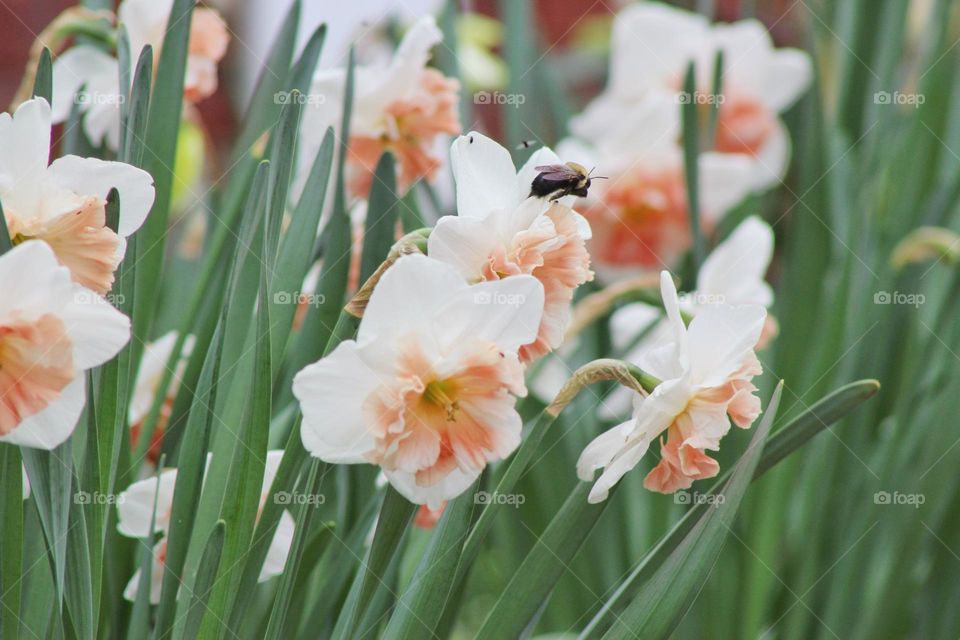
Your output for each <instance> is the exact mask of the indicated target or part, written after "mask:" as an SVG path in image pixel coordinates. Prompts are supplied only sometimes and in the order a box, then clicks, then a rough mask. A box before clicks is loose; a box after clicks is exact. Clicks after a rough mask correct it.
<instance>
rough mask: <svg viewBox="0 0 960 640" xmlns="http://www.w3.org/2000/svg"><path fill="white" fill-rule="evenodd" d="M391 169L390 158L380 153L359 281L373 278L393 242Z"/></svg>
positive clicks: (394, 186) (394, 184)
mask: <svg viewBox="0 0 960 640" xmlns="http://www.w3.org/2000/svg"><path fill="white" fill-rule="evenodd" d="M395 166H396V163H395V162H394V159H393V155H392V154H390V153H384V154H383V155H382V156H380V161H379V162H377V168H376V170H375V171H374V174H373V184H372V185H371V187H370V198H369V202H368V205H367V219H366V222H365V225H364V232H363V252H362V253H361V255H360V282H365V281H366V280H367V278H369V277H370V276H372V275H373V273H374V272H375V271H376V270H377V268H378V267H379V266H380V265H381V264H382V263H383V261H384V260H386V258H387V254H388V253H389V252H390V247H392V246H393V244H394V242H396V238H397V216H398V213H399V211H398V207H397V205H398V204H399V201H398V199H397V180H396V171H395Z"/></svg>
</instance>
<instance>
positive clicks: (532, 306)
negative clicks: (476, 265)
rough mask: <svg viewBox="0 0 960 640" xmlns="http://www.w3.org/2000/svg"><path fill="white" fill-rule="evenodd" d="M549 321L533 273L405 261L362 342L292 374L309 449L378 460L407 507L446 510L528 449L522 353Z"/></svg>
mask: <svg viewBox="0 0 960 640" xmlns="http://www.w3.org/2000/svg"><path fill="white" fill-rule="evenodd" d="M542 315H543V286H542V285H541V284H540V282H539V281H538V280H537V279H536V278H533V277H531V276H526V275H519V276H515V277H511V278H506V279H503V280H498V281H494V282H483V283H480V284H476V285H472V286H471V285H468V284H467V283H466V281H465V280H464V279H463V276H462V275H461V274H460V273H459V272H458V271H457V270H456V269H455V268H453V267H451V266H450V265H448V264H445V263H443V262H440V261H438V260H435V259H432V258H427V257H425V256H422V255H409V256H405V257H402V258H400V259H399V260H397V262H396V263H395V264H394V265H393V266H391V267H390V268H389V269H388V270H387V271H386V273H385V274H384V275H383V277H382V278H381V279H380V281H379V283H378V284H377V286H376V288H375V289H374V290H373V294H372V295H371V297H370V300H369V303H368V305H367V307H366V311H365V312H364V315H363V319H362V320H361V322H360V328H359V330H358V333H357V339H356V340H348V341H345V342H342V343H341V344H340V345H339V346H338V347H337V348H336V349H334V351H333V352H332V353H330V355H328V356H327V357H325V358H323V359H321V360H319V361H318V362H315V363H314V364H311V365H309V366H307V367H306V368H304V369H303V370H302V371H300V372H299V373H298V374H297V375H296V377H295V378H294V382H293V392H294V395H295V396H296V397H297V399H298V400H299V401H300V407H301V410H302V412H303V424H302V426H301V437H302V439H303V445H304V447H305V448H306V449H307V451H309V452H310V453H311V454H312V455H313V456H316V457H318V458H321V459H323V460H325V461H327V462H331V463H337V464H356V463H370V464H376V465H379V466H380V468H381V469H382V471H383V473H384V475H385V476H386V477H387V480H388V481H389V482H390V483H391V484H392V485H393V486H394V487H395V488H396V490H397V491H399V492H400V493H401V494H403V495H404V496H405V497H406V498H407V499H408V500H410V501H411V502H415V503H417V504H428V505H430V507H431V508H438V507H439V506H440V505H441V504H442V503H443V501H444V500H449V499H451V498H454V497H456V496H457V495H459V494H460V493H462V492H463V491H465V490H466V489H467V487H469V486H470V485H471V484H472V483H473V482H474V480H476V479H477V477H478V476H479V475H480V472H481V471H483V469H484V468H485V467H486V465H487V463H489V462H493V461H495V460H499V459H502V458H504V457H506V456H508V455H509V454H510V453H511V452H512V451H513V450H514V449H515V448H516V447H517V445H519V443H520V430H521V426H522V423H521V419H520V416H519V414H518V413H517V411H516V409H515V408H514V404H515V398H516V397H517V396H523V395H525V394H526V387H525V386H524V380H523V365H522V364H521V362H520V359H519V357H518V355H517V352H518V350H519V349H520V347H521V346H523V345H525V344H529V343H530V342H531V341H533V340H534V338H535V337H536V335H537V328H538V327H539V326H540V319H541V316H542Z"/></svg>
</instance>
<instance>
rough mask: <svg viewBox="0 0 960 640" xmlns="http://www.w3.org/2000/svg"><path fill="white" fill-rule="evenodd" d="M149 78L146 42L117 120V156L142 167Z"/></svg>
mask: <svg viewBox="0 0 960 640" xmlns="http://www.w3.org/2000/svg"><path fill="white" fill-rule="evenodd" d="M152 80H153V47H151V46H149V45H147V46H146V47H144V48H143V51H141V52H140V57H139V58H138V59H137V67H136V70H135V71H134V74H133V81H132V82H131V84H130V99H129V100H127V101H126V102H124V104H123V105H122V108H123V111H122V117H121V120H120V123H121V127H120V151H119V159H120V160H121V161H123V162H126V163H128V164H132V165H135V166H138V167H139V166H143V161H144V158H143V155H144V152H145V145H146V137H147V118H148V116H149V113H150V83H151V81H152ZM134 255H136V254H134Z"/></svg>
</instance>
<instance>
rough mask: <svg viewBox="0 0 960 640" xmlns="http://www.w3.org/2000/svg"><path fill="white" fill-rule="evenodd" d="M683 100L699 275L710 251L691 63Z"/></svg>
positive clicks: (689, 203) (690, 206) (685, 163)
mask: <svg viewBox="0 0 960 640" xmlns="http://www.w3.org/2000/svg"><path fill="white" fill-rule="evenodd" d="M683 91H684V93H683V97H684V100H683V101H682V103H681V105H680V111H681V113H680V115H681V119H682V121H683V168H684V175H685V176H686V182H687V213H688V214H689V216H690V233H691V234H692V235H693V271H694V273H696V272H697V271H698V270H699V269H700V265H701V264H702V263H703V259H704V257H705V256H706V252H707V247H706V243H705V242H704V238H703V233H702V232H701V230H700V187H699V184H700V183H699V180H700V171H699V161H700V132H699V127H700V118H699V115H698V114H697V109H698V105H697V97H698V96H697V70H696V65H695V64H694V63H693V62H691V63H690V65H689V66H688V67H687V75H686V78H685V80H684V83H683Z"/></svg>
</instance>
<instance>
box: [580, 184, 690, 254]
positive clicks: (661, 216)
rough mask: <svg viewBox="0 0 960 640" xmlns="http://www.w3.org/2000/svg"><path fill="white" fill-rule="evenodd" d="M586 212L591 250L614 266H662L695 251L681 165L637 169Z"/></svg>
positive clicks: (612, 186) (606, 190) (605, 193)
mask: <svg viewBox="0 0 960 640" xmlns="http://www.w3.org/2000/svg"><path fill="white" fill-rule="evenodd" d="M601 198H602V200H601V201H600V202H598V203H597V204H595V205H594V206H592V207H591V208H590V209H589V210H588V211H587V217H588V218H589V220H590V223H591V226H592V228H593V232H594V233H593V242H592V243H591V244H592V250H593V251H592V252H593V255H594V256H595V257H596V259H597V261H598V262H599V263H602V264H607V265H611V266H624V267H628V266H629V267H641V268H645V269H656V268H662V267H663V266H664V265H667V266H669V265H672V264H674V263H675V262H676V261H677V260H678V259H679V257H680V256H681V255H682V254H683V253H684V252H685V251H687V249H689V248H690V245H691V236H690V219H689V215H688V214H687V194H686V188H685V186H684V177H683V170H682V168H681V167H679V166H678V167H670V168H666V169H659V170H657V171H653V172H651V171H647V170H643V169H638V170H634V171H631V172H629V173H626V174H623V175H621V176H619V177H617V178H615V179H613V180H611V183H610V185H609V187H608V188H606V189H604V191H603V193H602V195H601Z"/></svg>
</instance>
